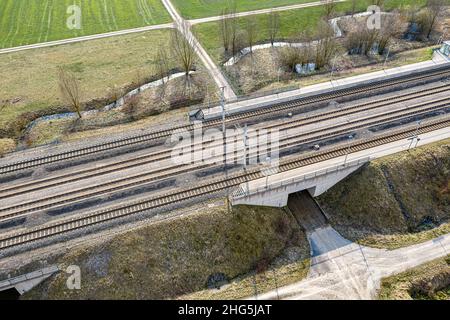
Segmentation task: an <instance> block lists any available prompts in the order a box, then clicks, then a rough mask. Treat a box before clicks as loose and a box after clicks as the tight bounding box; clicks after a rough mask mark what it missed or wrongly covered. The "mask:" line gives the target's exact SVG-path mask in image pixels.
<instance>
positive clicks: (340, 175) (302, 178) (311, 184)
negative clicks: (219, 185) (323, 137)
mask: <svg viewBox="0 0 450 320" xmlns="http://www.w3.org/2000/svg"><path fill="white" fill-rule="evenodd" d="M370 160H371V158H370V157H365V158H361V159H355V160H352V161H349V162H346V163H345V164H344V163H343V164H339V165H333V166H330V167H327V168H324V169H320V170H316V171H311V172H308V173H306V174H301V175H298V176H293V177H289V178H281V177H280V178H277V177H276V175H274V176H269V177H266V178H262V179H259V183H256V184H253V185H250V184H249V183H243V184H241V185H240V186H239V187H238V188H237V189H236V190H235V191H234V192H232V194H231V196H230V201H231V203H232V204H233V205H238V204H248V205H262V206H270V207H283V206H286V205H287V201H288V197H289V194H291V193H295V192H298V191H302V190H308V191H309V193H310V194H311V195H312V196H313V197H316V196H319V195H321V194H322V193H324V192H326V191H327V190H328V189H330V188H331V187H333V186H334V185H335V184H336V183H338V182H339V181H341V180H342V179H344V178H345V177H347V176H348V175H349V174H351V173H353V172H355V171H356V170H358V169H359V168H360V167H362V166H363V165H364V164H366V163H368V162H370ZM269 178H270V180H271V181H270V182H269Z"/></svg>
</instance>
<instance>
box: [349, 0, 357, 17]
mask: <svg viewBox="0 0 450 320" xmlns="http://www.w3.org/2000/svg"><path fill="white" fill-rule="evenodd" d="M357 2H358V0H352V3H351V9H350V10H351V12H352V17H353V16H354V15H355V13H356V5H357Z"/></svg>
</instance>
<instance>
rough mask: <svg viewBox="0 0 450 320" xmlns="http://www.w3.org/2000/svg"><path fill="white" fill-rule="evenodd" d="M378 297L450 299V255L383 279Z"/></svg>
mask: <svg viewBox="0 0 450 320" xmlns="http://www.w3.org/2000/svg"><path fill="white" fill-rule="evenodd" d="M378 298H379V299H383V300H410V299H414V300H450V256H447V257H445V258H441V259H437V260H434V261H431V262H428V263H425V264H423V265H421V266H418V267H416V268H413V269H411V270H408V271H405V272H402V273H400V274H397V275H394V276H391V277H388V278H385V279H383V280H382V282H381V288H380V291H379V294H378Z"/></svg>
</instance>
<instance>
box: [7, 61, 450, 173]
mask: <svg viewBox="0 0 450 320" xmlns="http://www.w3.org/2000/svg"><path fill="white" fill-rule="evenodd" d="M449 76H450V67H448V66H445V67H441V68H437V69H435V70H433V71H423V72H420V73H417V74H415V75H413V76H411V75H409V76H400V77H397V78H395V79H391V80H387V81H377V82H373V83H371V84H365V85H361V86H358V87H356V88H350V89H341V90H336V91H334V92H331V93H324V94H320V95H317V96H312V97H306V98H301V99H298V100H294V101H291V102H285V103H278V104H273V105H271V106H269V107H266V108H261V109H257V110H253V111H249V112H243V113H238V114H234V115H230V116H228V117H227V119H226V121H227V123H229V124H230V123H241V122H243V121H246V120H248V119H251V118H255V119H256V118H261V117H264V116H268V115H271V116H273V115H277V114H282V113H285V112H287V111H291V110H295V109H298V108H300V107H305V106H308V105H312V104H316V103H324V102H327V101H332V100H334V99H338V98H344V97H351V96H356V95H358V94H363V93H366V94H371V93H373V92H378V91H379V90H380V89H388V88H392V87H394V86H400V85H408V84H414V83H420V82H424V81H433V80H439V79H444V78H448V77H449ZM220 124H221V120H208V121H205V122H204V123H203V128H205V129H207V128H212V127H219V126H220ZM193 129H194V125H193V124H188V125H183V126H177V127H173V128H170V129H167V130H160V131H155V132H150V133H146V134H141V135H136V136H133V137H129V138H123V139H117V140H114V141H111V142H107V143H102V144H98V145H94V146H89V147H85V148H79V149H73V150H69V151H65V152H61V153H57V154H52V155H47V156H40V157H36V158H33V159H28V160H23V161H19V162H15V163H11V164H6V165H3V166H0V176H1V175H5V174H8V173H15V172H20V171H22V170H26V169H31V168H35V167H39V166H43V165H49V164H54V163H57V162H62V161H67V160H73V159H77V158H81V157H83V156H88V155H92V154H96V153H101V152H105V151H111V150H117V149H120V148H125V147H129V146H134V145H137V144H141V143H149V142H152V141H161V140H163V139H167V138H169V137H170V136H171V135H172V134H174V133H177V132H180V131H183V130H188V131H192V130H193Z"/></svg>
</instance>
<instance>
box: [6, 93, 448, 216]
mask: <svg viewBox="0 0 450 320" xmlns="http://www.w3.org/2000/svg"><path fill="white" fill-rule="evenodd" d="M448 108H450V102H449V100H448V98H447V97H445V98H440V99H435V100H433V101H428V102H423V103H419V104H415V105H411V106H407V107H405V108H402V109H396V110H393V111H390V112H386V113H382V114H376V115H371V116H366V117H363V118H358V119H356V120H353V121H350V122H347V123H345V124H336V125H333V126H329V127H327V128H326V129H323V128H319V129H316V130H311V131H309V132H308V133H299V134H295V135H293V136H291V137H287V138H283V139H282V140H281V143H280V146H279V149H280V150H287V149H290V148H292V147H297V146H299V145H301V144H305V143H308V142H313V141H317V140H320V139H325V138H329V137H336V136H339V135H342V134H344V133H347V132H350V131H354V130H357V129H360V128H364V127H369V126H374V125H378V124H383V123H386V122H391V121H395V120H399V119H404V118H407V117H411V116H418V115H421V114H424V113H428V112H430V111H438V110H442V109H448ZM259 151H260V152H261V148H260V150H259ZM238 152H239V150H238ZM241 152H243V151H241ZM249 156H250V157H251V156H257V155H252V154H250V155H249ZM221 159H222V156H215V157H214V158H212V159H204V160H207V163H204V162H202V163H200V164H196V163H195V164H186V165H181V166H180V165H172V166H169V167H168V168H158V169H156V170H153V171H149V172H144V173H139V174H137V175H134V176H127V177H126V178H120V179H116V180H113V181H108V182H105V183H102V184H96V185H94V186H90V187H85V188H80V189H76V190H71V191H68V192H65V193H63V194H58V195H52V196H49V197H46V198H40V199H37V200H32V201H29V202H23V203H21V204H19V205H14V206H11V207H7V208H0V221H7V220H11V219H14V218H18V217H23V216H25V215H27V214H30V213H33V212H37V211H41V210H46V209H53V208H57V207H61V206H63V205H67V204H72V203H76V202H79V201H81V200H84V199H88V198H92V197H95V196H99V195H105V194H110V193H112V192H117V191H119V190H120V191H124V190H127V189H130V188H134V187H136V186H139V185H144V184H147V183H150V182H156V181H162V180H165V179H167V178H171V177H174V176H175V175H176V174H183V173H186V172H188V171H189V172H191V173H192V172H193V171H198V170H201V169H205V168H211V167H213V166H214V165H215V166H218V165H222V160H221ZM211 160H213V161H211ZM232 160H233V161H237V160H239V155H238V154H234V155H233V159H232ZM212 164H214V165H212Z"/></svg>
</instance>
